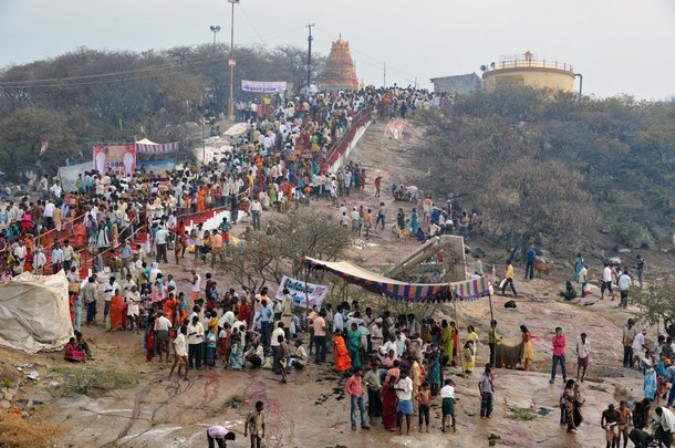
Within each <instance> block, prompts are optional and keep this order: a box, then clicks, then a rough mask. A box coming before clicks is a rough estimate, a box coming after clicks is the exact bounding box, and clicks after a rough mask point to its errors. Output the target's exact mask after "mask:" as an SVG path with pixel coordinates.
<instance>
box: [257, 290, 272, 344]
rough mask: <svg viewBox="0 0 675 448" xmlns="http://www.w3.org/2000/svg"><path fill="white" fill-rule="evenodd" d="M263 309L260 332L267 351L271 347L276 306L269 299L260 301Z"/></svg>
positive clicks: (261, 311)
mask: <svg viewBox="0 0 675 448" xmlns="http://www.w3.org/2000/svg"><path fill="white" fill-rule="evenodd" d="M260 304H261V305H262V310H260V333H261V337H262V344H263V347H264V348H265V351H267V350H269V348H270V342H271V341H270V335H271V334H272V333H271V330H272V328H271V327H272V323H273V322H274V308H273V307H272V304H271V303H270V302H269V301H268V300H267V299H262V300H261V301H260Z"/></svg>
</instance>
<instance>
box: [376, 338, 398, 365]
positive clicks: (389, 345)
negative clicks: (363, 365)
mask: <svg viewBox="0 0 675 448" xmlns="http://www.w3.org/2000/svg"><path fill="white" fill-rule="evenodd" d="M389 350H393V351H394V359H396V358H398V349H397V347H396V336H395V335H393V334H390V335H389V340H388V341H387V342H385V343H384V344H383V345H382V347H380V355H382V357H384V356H386V355H387V353H389Z"/></svg>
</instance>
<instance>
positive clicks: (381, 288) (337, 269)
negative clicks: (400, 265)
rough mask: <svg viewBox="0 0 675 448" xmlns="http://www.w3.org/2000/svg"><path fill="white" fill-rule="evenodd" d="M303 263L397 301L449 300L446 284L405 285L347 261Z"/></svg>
mask: <svg viewBox="0 0 675 448" xmlns="http://www.w3.org/2000/svg"><path fill="white" fill-rule="evenodd" d="M304 262H305V263H306V264H307V265H308V266H309V267H310V268H312V269H321V270H325V271H329V272H331V273H333V274H335V275H337V276H339V277H341V278H343V279H345V280H346V281H348V282H349V283H353V284H355V285H359V286H361V287H363V288H365V289H367V290H369V291H372V292H374V293H377V294H384V295H386V296H388V297H392V298H394V299H397V300H406V301H409V302H435V301H445V300H450V285H449V284H448V283H431V284H425V283H406V282H402V281H399V280H394V279H391V278H387V277H384V276H383V275H380V274H377V273H375V272H371V271H367V270H365V269H363V268H360V267H358V266H355V265H353V264H351V263H349V262H348V261H337V262H331V261H322V260H315V259H313V258H309V257H305V258H304Z"/></svg>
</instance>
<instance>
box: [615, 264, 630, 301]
mask: <svg viewBox="0 0 675 448" xmlns="http://www.w3.org/2000/svg"><path fill="white" fill-rule="evenodd" d="M617 283H618V284H619V293H620V294H621V307H623V308H624V309H625V308H628V290H629V289H630V287H631V285H632V284H633V279H631V278H630V275H628V269H626V270H625V271H623V274H621V275H620V276H619V279H618V280H617Z"/></svg>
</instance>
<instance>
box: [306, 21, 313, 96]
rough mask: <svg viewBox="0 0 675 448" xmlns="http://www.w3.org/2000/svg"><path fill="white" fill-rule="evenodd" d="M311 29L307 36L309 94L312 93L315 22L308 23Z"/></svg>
mask: <svg viewBox="0 0 675 448" xmlns="http://www.w3.org/2000/svg"><path fill="white" fill-rule="evenodd" d="M306 26H307V29H308V30H309V36H307V44H308V48H307V94H308V95H309V94H310V86H311V85H312V41H313V40H314V38H312V28H313V27H314V24H313V23H310V24H309V25H306Z"/></svg>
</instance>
